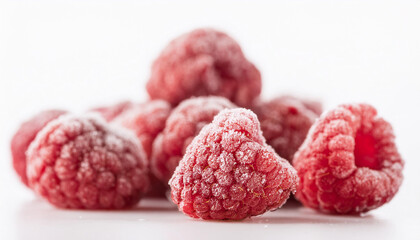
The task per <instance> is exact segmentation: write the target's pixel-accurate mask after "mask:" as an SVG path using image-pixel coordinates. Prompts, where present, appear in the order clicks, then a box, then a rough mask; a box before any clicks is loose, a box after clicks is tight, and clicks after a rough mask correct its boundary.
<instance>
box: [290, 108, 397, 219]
mask: <svg viewBox="0 0 420 240" xmlns="http://www.w3.org/2000/svg"><path fill="white" fill-rule="evenodd" d="M293 165H294V166H295V168H296V170H297V172H298V175H299V177H300V184H299V187H298V189H297V192H296V197H297V198H298V200H300V201H301V202H302V203H303V204H304V205H305V206H307V207H311V208H314V209H318V210H321V211H324V212H330V213H339V214H354V213H362V212H367V211H369V210H372V209H375V208H378V207H380V206H382V205H383V204H385V203H387V202H389V201H390V200H391V199H392V198H393V197H394V195H395V194H396V193H397V191H398V189H399V187H400V185H401V182H402V180H403V175H402V170H403V166H404V161H403V160H402V159H401V156H400V154H399V153H398V150H397V147H396V145H395V136H394V133H393V130H392V127H391V125H390V124H389V123H388V122H387V121H385V120H384V119H382V118H381V117H379V116H377V112H376V110H375V108H373V107H372V106H370V105H367V104H349V105H341V106H339V107H337V108H336V109H333V110H331V111H329V112H328V113H326V114H324V115H323V116H322V117H321V118H320V119H319V120H317V121H316V123H315V124H314V126H313V127H312V128H311V130H310V132H309V134H308V137H307V138H306V140H305V142H304V143H303V145H302V146H301V148H300V149H299V151H298V152H297V153H296V155H295V157H294V160H293Z"/></svg>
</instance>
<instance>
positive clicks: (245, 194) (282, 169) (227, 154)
mask: <svg viewBox="0 0 420 240" xmlns="http://www.w3.org/2000/svg"><path fill="white" fill-rule="evenodd" d="M297 182H298V178H297V175H296V171H295V170H294V169H293V167H292V166H290V164H289V163H288V162H287V161H286V160H284V159H282V158H280V157H279V156H278V155H277V154H276V153H275V152H274V150H273V149H272V148H271V147H270V146H268V145H267V144H266V143H265V139H264V137H263V136H262V133H261V130H260V126H259V122H258V120H257V116H256V115H255V114H254V113H252V112H251V111H250V110H245V109H239V108H238V109H232V110H224V111H222V112H220V113H219V114H218V115H217V116H216V117H215V118H214V120H213V122H212V123H211V124H209V125H207V126H206V127H204V128H203V129H202V130H201V132H200V134H199V135H198V136H197V137H196V138H194V140H193V142H192V143H191V144H190V145H189V147H188V149H187V152H186V154H185V155H184V157H183V158H182V160H181V162H180V163H179V166H178V167H177V168H176V171H175V173H174V175H173V176H172V178H171V180H170V182H169V184H170V186H171V190H172V191H171V196H172V200H173V201H174V202H175V203H176V204H177V205H178V206H179V209H180V211H182V212H184V213H185V214H187V215H189V216H191V217H193V218H202V219H243V218H246V217H250V216H256V215H260V214H262V213H264V212H266V211H268V210H274V209H276V208H279V207H280V206H282V205H283V204H284V203H285V202H286V200H287V198H288V197H289V195H290V193H291V192H294V191H295V188H296V184H297Z"/></svg>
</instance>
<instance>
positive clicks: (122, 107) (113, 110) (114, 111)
mask: <svg viewBox="0 0 420 240" xmlns="http://www.w3.org/2000/svg"><path fill="white" fill-rule="evenodd" d="M134 106H135V104H134V103H132V102H130V101H122V102H119V103H117V104H114V105H110V106H103V107H97V108H93V109H91V111H92V112H97V113H99V114H100V115H101V116H102V117H103V118H105V120H106V121H107V122H111V121H112V120H114V119H115V118H116V117H118V116H119V115H121V114H122V113H124V112H125V111H127V110H129V109H131V108H132V107H134Z"/></svg>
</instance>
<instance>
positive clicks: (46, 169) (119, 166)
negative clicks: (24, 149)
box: [27, 115, 149, 209]
mask: <svg viewBox="0 0 420 240" xmlns="http://www.w3.org/2000/svg"><path fill="white" fill-rule="evenodd" d="M27 161H28V169H27V175H28V182H29V185H30V186H31V187H32V188H33V189H34V190H35V192H37V193H38V194H39V195H41V196H42V197H43V198H45V199H47V200H48V201H49V202H50V203H52V204H53V205H55V206H57V207H60V208H77V209H120V208H125V207H129V206H132V205H134V204H136V203H137V202H138V200H139V199H140V198H141V196H142V195H143V194H144V192H145V191H146V190H147V187H148V185H149V180H148V177H147V176H148V171H147V167H148V166H147V160H146V156H145V153H144V151H143V149H142V147H141V145H140V143H139V142H138V140H137V139H136V137H135V136H134V134H132V133H130V132H128V131H126V130H125V129H117V128H115V129H114V128H112V127H110V126H109V125H107V124H106V123H105V122H104V121H103V119H101V118H96V117H95V116H80V117H79V116H73V115H67V116H63V117H60V118H58V119H56V120H53V121H51V122H50V123H49V124H48V125H47V126H46V127H45V128H44V129H43V130H41V132H39V134H38V135H37V137H36V139H35V140H34V141H33V142H32V144H31V145H30V147H29V150H28V155H27Z"/></svg>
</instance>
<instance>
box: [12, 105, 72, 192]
mask: <svg viewBox="0 0 420 240" xmlns="http://www.w3.org/2000/svg"><path fill="white" fill-rule="evenodd" d="M65 113H66V111H62V110H47V111H42V112H40V113H38V114H37V115H35V116H34V117H32V118H31V119H29V120H28V121H26V122H24V123H22V125H21V126H20V127H19V129H18V131H17V132H16V133H15V135H14V136H13V138H12V141H11V144H10V149H11V153H12V160H13V167H14V169H15V171H16V173H17V174H18V175H19V177H20V180H21V181H22V182H23V183H24V184H25V185H26V186H28V179H27V177H26V151H27V150H28V147H29V145H30V144H31V142H32V141H33V140H34V139H35V137H36V135H37V134H38V132H39V131H41V129H42V128H44V127H45V125H47V123H49V122H50V121H52V120H54V119H56V118H58V117H59V116H61V115H63V114H65Z"/></svg>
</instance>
